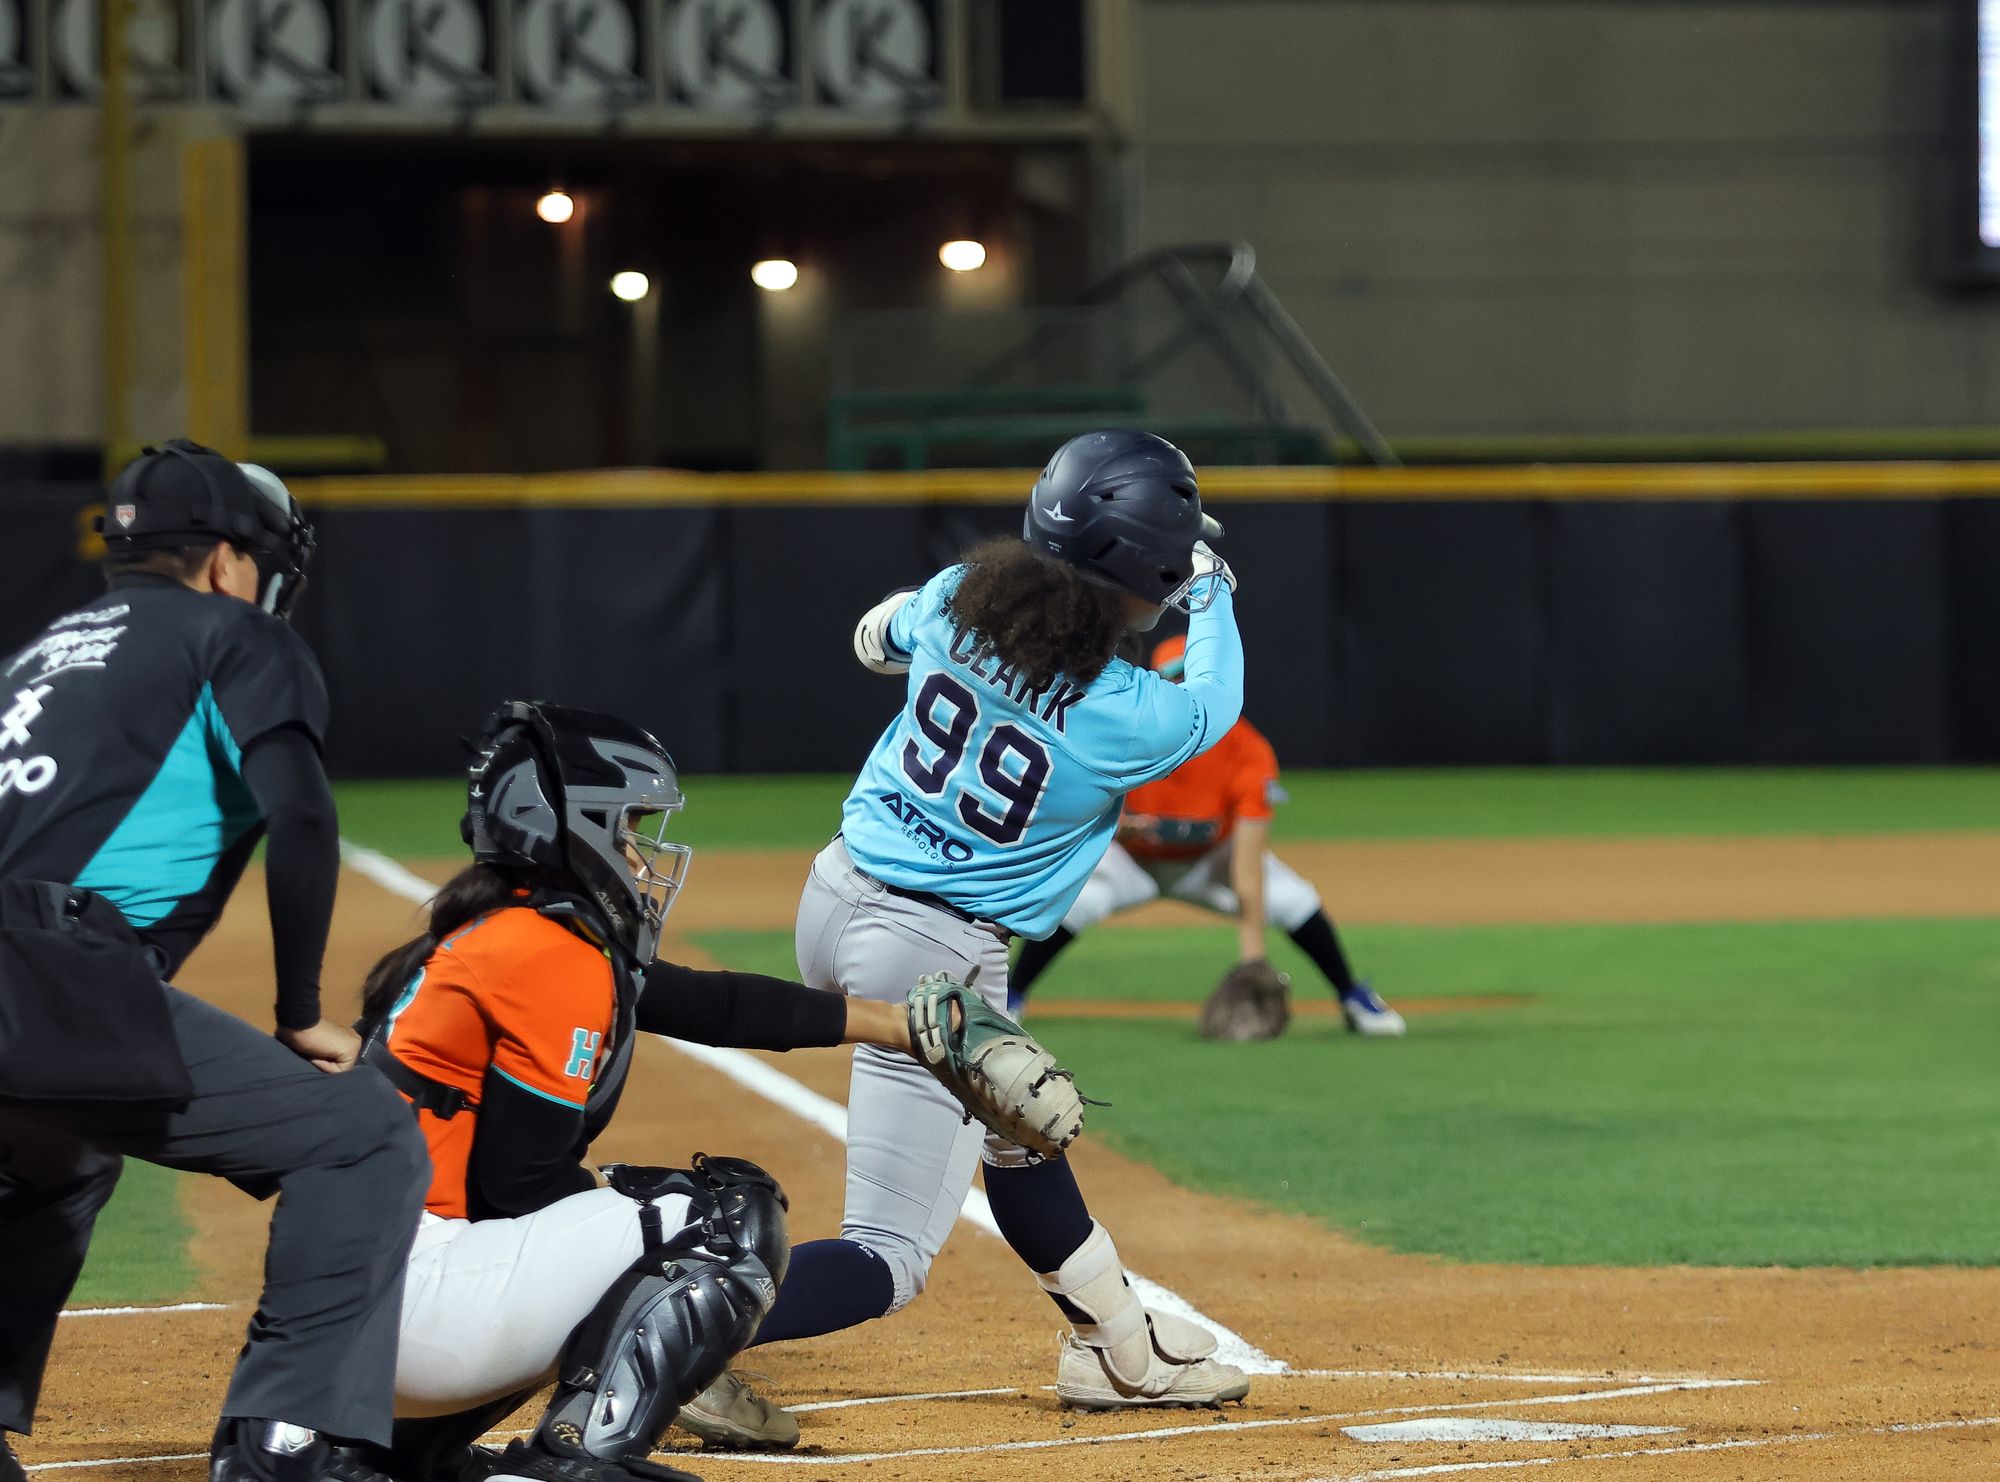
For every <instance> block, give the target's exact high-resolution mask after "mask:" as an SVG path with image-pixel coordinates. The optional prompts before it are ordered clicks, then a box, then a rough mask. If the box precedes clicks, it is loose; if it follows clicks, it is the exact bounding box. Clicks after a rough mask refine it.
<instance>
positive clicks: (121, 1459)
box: [21, 1451, 208, 1473]
mask: <svg viewBox="0 0 2000 1482" xmlns="http://www.w3.org/2000/svg"><path fill="white" fill-rule="evenodd" d="M207 1460H208V1453H207V1452H206V1451H176V1452H174V1453H173V1454H172V1455H171V1456H106V1457H102V1458H100V1459H98V1460H96V1461H45V1462H40V1463H37V1464H36V1465H34V1466H24V1467H23V1468H22V1469H21V1470H23V1471H25V1472H31V1473H32V1472H81V1471H85V1470H88V1469H89V1468H91V1467H136V1466H144V1465H147V1464H149V1463H152V1462H161V1461H207Z"/></svg>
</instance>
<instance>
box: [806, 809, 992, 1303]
mask: <svg viewBox="0 0 2000 1482" xmlns="http://www.w3.org/2000/svg"><path fill="white" fill-rule="evenodd" d="M795 945H796V947H797V950H798V960H799V976H800V977H801V978H802V979H803V980H804V981H805V982H806V983H807V984H808V985H810V986H811V987H814V988H823V989H828V990H831V991H834V992H838V993H845V994H848V995H849V996H851V997H854V998H872V999H877V1000H879V1001H881V1002H884V1003H901V1002H902V1001H903V1000H904V999H905V998H907V997H908V996H909V992H910V990H911V989H912V988H914V987H915V986H916V982H917V979H918V978H920V977H922V976H923V975H924V974H925V973H931V972H941V971H949V972H952V973H955V974H958V975H960V976H963V975H964V974H965V973H966V972H968V971H969V970H971V969H972V968H974V967H977V968H978V969H979V980H978V982H977V984H976V985H975V986H976V989H977V991H978V993H979V995H980V997H982V998H984V999H985V1000H986V1001H987V1002H988V1003H990V1004H992V1005H993V1006H994V1007H995V1008H1004V1007H1005V1005H1006V1002H1007V936H1006V933H1004V932H1002V931H999V930H998V929H996V928H993V927H987V926H979V925H976V924H974V923H973V922H970V921H967V920H965V919H963V918H962V917H959V916H956V915H954V914H952V913H950V912H948V911H943V910H939V909H937V908H935V907H932V906H929V905H926V904H925V903H923V902H922V901H914V900H911V899H909V898H908V897H907V896H900V895H895V894H892V893H891V892H889V891H887V890H885V889H884V888H883V887H882V886H881V885H880V884H879V883H877V882H876V881H874V880H872V879H870V878H869V877H868V876H866V875H864V874H862V873H861V872H860V871H859V870H857V869H856V868H855V867H854V862H853V861H852V860H851V859H850V858H849V857H848V854H847V846H846V845H845V844H843V843H841V841H840V840H838V839H836V840H834V841H833V843H831V844H829V845H828V846H827V847H826V848H825V849H824V850H822V851H821V852H820V855H819V857H818V858H817V859H815V860H814V861H813V867H812V874H811V875H810V876H808V877H807V880H806V886H805V893H804V894H803V895H802V896H801V898H800V900H799V919H798V930H797V936H796V939H795ZM984 1137H985V1129H984V1128H983V1127H981V1126H980V1125H979V1124H978V1123H977V1122H973V1123H969V1124H968V1123H967V1121H966V1119H965V1112H964V1111H963V1109H962V1108H961V1107H960V1106H959V1104H958V1103H957V1102H956V1101H954V1100H953V1099H952V1098H951V1095H950V1093H949V1092H947V1091H946V1090H945V1089H944V1087H943V1086H941V1085H939V1084H938V1083H937V1081H936V1080H935V1079H933V1078H932V1076H931V1074H930V1072H929V1071H927V1070H925V1069H924V1068H923V1067H922V1066H920V1065H918V1064H917V1062H916V1061H914V1060H912V1059H911V1058H910V1057H909V1056H907V1055H904V1054H902V1053H900V1052H898V1051H894V1050H880V1049H876V1048H874V1047H873V1046H870V1045H861V1046H857V1047H856V1049H855V1051H854V1068H853V1072H852V1074H851V1077H850V1080H849V1084H848V1093H847V1203H846V1209H845V1211H844V1213H843V1215H842V1217H841V1225H840V1233H841V1234H842V1235H843V1236H845V1237H846V1238H847V1239H849V1240H852V1241H855V1242H857V1243H859V1244H861V1245H865V1246H867V1247H868V1248H869V1249H870V1250H873V1251H874V1252H876V1254H878V1255H880V1256H881V1257H882V1259H883V1261H884V1262H886V1263H887V1265H888V1267H889V1272H890V1275H891V1277H892V1279H893V1281H894V1284H895V1294H896V1295H895V1304H894V1306H893V1307H891V1308H890V1310H891V1311H892V1312H893V1311H895V1310H896V1309H897V1308H900V1307H903V1306H905V1305H907V1304H908V1303H909V1302H910V1301H911V1300H912V1299H913V1298H914V1297H915V1296H916V1295H917V1294H918V1293H919V1292H921V1291H922V1290H923V1289H924V1281H925V1278H926V1277H927V1276H928V1275H929V1274H930V1267H931V1262H932V1261H933V1260H935V1259H936V1257H937V1253H938V1252H939V1251H940V1250H942V1249H943V1248H944V1242H945V1237H946V1236H947V1235H949V1234H950V1233H951V1227H952V1225H953V1223H954V1222H955V1221H956V1220H957V1219H958V1209H959V1206H960V1205H961V1204H963V1203H964V1202H965V1196H966V1193H967V1191H968V1190H970V1189H971V1187H972V1175H973V1172H974V1170H975V1169H976V1168H977V1167H978V1164H979V1157H980V1145H981V1142H982V1140H983V1139H984ZM987 1156H988V1157H989V1158H990V1159H991V1160H992V1161H995V1162H1002V1163H1004V1162H1010V1161H1014V1160H1016V1159H1018V1158H1020V1157H1021V1156H1023V1155H1022V1154H1021V1151H1020V1149H1018V1148H1015V1147H1013V1146H1012V1144H1009V1143H1004V1142H1001V1141H999V1140H998V1139H995V1140H994V1142H993V1144H992V1145H991V1146H990V1147H989V1148H988V1150H987Z"/></svg>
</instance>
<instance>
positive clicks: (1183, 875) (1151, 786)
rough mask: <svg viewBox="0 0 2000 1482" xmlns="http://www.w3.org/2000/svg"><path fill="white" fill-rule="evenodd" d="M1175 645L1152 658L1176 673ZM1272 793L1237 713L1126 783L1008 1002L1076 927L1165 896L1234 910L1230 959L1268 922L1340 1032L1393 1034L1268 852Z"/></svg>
mask: <svg viewBox="0 0 2000 1482" xmlns="http://www.w3.org/2000/svg"><path fill="white" fill-rule="evenodd" d="M1186 652H1187V640H1186V639H1184V638H1169V639H1168V640H1167V641H1166V642H1164V643H1162V644H1160V645H1159V647H1157V648H1156V649H1154V650H1153V659H1152V666H1153V668H1154V669H1156V670H1157V671H1159V673H1160V674H1162V675H1164V676H1165V677H1166V678H1168V679H1178V678H1179V677H1180V672H1181V665H1182V663H1183V661H1184V656H1185V654H1186ZM1283 799H1284V790H1283V789H1282V788H1280V787H1279V786H1278V757H1277V753H1276V752H1274V751H1272V750H1271V743H1270V742H1269V741H1266V740H1265V739H1264V737H1263V734H1262V733H1261V732H1260V731H1258V729H1257V728H1256V727H1255V726H1253V725H1251V724H1250V722H1249V721H1247V720H1239V721H1237V723H1236V724H1235V726H1234V727H1232V728H1231V729H1230V731H1229V732H1228V734H1227V735H1225V736H1224V737H1223V738H1222V739H1221V740H1220V741H1218V742H1217V743H1216V744H1215V745H1214V746H1213V747H1211V748H1210V749H1209V750H1207V751H1205V752H1203V753H1201V754H1200V755H1199V756H1196V757H1193V758H1191V759H1190V760H1188V761H1186V762H1183V763H1182V764H1181V765H1180V766H1179V767H1177V768H1176V769H1175V770H1174V771H1172V772H1170V773H1169V774H1168V775H1167V776H1165V777H1163V778H1161V779H1160V780H1159V781H1158V782H1149V783H1147V784H1146V785H1145V786H1144V787H1139V788H1135V789H1133V790H1132V791H1131V792H1130V793H1128V794H1127V795H1126V798H1125V812H1124V815H1123V816H1122V817H1121V818H1120V820H1119V823H1118V837H1117V840H1116V842H1114V843H1113V844H1112V845H1111V847H1110V848H1109V849H1107V850H1105V851H1104V858H1103V859H1102V860H1100V861H1099V862H1098V865H1097V868H1096V869H1095V870H1093V871H1092V872H1091V876H1090V880H1089V882H1088V883H1087V884H1085V886H1084V887H1083V891H1082V893H1081V894H1079V895H1078V896H1077V898H1076V904H1075V905H1073V906H1071V907H1070V909H1069V912H1068V914H1067V915H1065V916H1064V917H1063V921H1062V925H1061V926H1059V927H1058V928H1056V930H1055V933H1054V934H1053V935H1051V936H1049V937H1046V938H1044V939H1043V940H1041V941H1039V942H1036V941H1024V942H1023V943H1022V944H1021V955H1020V957H1019V958H1018V959H1017V960H1016V961H1015V963H1014V971H1013V977H1012V979H1011V987H1012V997H1011V998H1010V1000H1009V1008H1010V1009H1011V1010H1014V1011H1018V1010H1019V1009H1020V1008H1021V1006H1022V1005H1023V1003H1025V1001H1026V999H1027V996H1028V990H1029V989H1030V988H1031V987H1032V986H1033V985H1034V982H1035V979H1036V978H1038V977H1040V976H1041V974H1042V973H1043V971H1044V970H1046V969H1047V967H1048V965H1049V964H1050V963H1051V962H1053V961H1054V960H1055V957H1056V954H1057V953H1059V952H1061V951H1062V949H1063V948H1064V947H1066V946H1068V945H1069V944H1070V943H1071V942H1073V941H1075V940H1076V938H1077V937H1078V936H1079V935H1080V934H1081V933H1082V932H1084V931H1085V930H1087V929H1088V928H1090V927H1092V926H1095V925H1096V924H1097V923H1098V922H1100V921H1102V920H1103V919H1104V918H1105V917H1107V916H1109V915H1111V914H1112V913H1113V912H1116V911H1124V910H1129V909H1131V908H1132V907H1133V906H1140V905H1144V904H1145V903H1146V902H1147V901H1150V900H1155V899H1157V898H1158V897H1160V896H1162V895H1165V896H1169V897H1171V898H1172V899H1174V900H1180V901H1187V902H1188V903H1190V904H1191V905H1197V906H1202V907H1205V908H1206V909H1208V910H1211V911H1216V912H1219V913H1220V914H1222V915H1225V916H1234V917H1235V918H1236V938H1237V957H1238V959H1239V960H1240V961H1242V962H1245V963H1250V962H1259V961H1262V960H1263V957H1264V928H1265V926H1266V925H1267V924H1268V925H1271V926H1275V927H1277V928H1278V929H1279V930H1281V931H1283V932H1284V933H1285V935H1286V936H1288V937H1290V938H1291V939H1292V941H1293V942H1295V943H1296V944H1297V945H1298V947H1299V950H1300V951H1302V952H1304V953H1305V954H1306V956H1308V957H1310V958H1311V959H1312V960H1313V963H1314V965H1315V966H1317V967H1318V968H1319V970H1320V971H1321V972H1322V973H1324V974H1325V975H1326V980H1327V983H1328V985H1329V986H1330V987H1332V989H1333V991H1334V992H1335V993H1337V994H1338V995H1339V996H1340V1011H1341V1016H1342V1017H1343V1018H1345V1019H1346V1021H1347V1027H1348V1028H1349V1029H1351V1030H1353V1031H1354V1032H1355V1033H1356V1034H1364V1035H1396V1034H1401V1033H1403V1031H1404V1027H1405V1026H1404V1023H1403V1016H1402V1015H1401V1014H1399V1013H1397V1012H1396V1011H1395V1010H1394V1009H1392V1008H1390V1007H1389V1006H1388V1005H1387V1004H1386V1003H1384V1002H1383V1001H1382V999H1381V997H1380V996H1379V995H1378V994H1376V992H1375V991H1374V990H1373V989H1371V988H1370V987H1369V986H1368V984H1367V983H1365V982H1363V981H1362V980H1360V979H1358V978H1356V977H1355V976H1354V970H1353V969H1352V968H1351V967H1350V966H1349V965H1348V961H1347V954H1346V953H1345V952H1344V951H1342V950H1341V946H1340V938H1339V936H1338V935H1337V934H1336V933H1335V931H1334V929H1333V922H1332V920H1331V919H1329V918H1328V916H1327V914H1326V908H1325V907H1324V906H1323V905H1321V903H1320V898H1319V892H1318V891H1317V890H1315V889H1313V886H1312V882H1311V881H1309V880H1307V879H1306V878H1305V877H1304V876H1302V875H1300V874H1299V873H1298V872H1297V871H1296V870H1294V869H1292V868H1291V867H1290V866H1289V865H1287V864H1286V863H1285V862H1284V861H1283V860H1281V859H1279V858H1278V856H1277V855H1275V854H1273V853H1272V852H1271V847H1270V845H1271V814H1272V809H1273V806H1274V805H1275V804H1277V803H1279V802H1281V801H1283Z"/></svg>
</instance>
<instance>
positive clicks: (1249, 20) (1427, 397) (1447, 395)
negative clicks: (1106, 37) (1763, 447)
mask: <svg viewBox="0 0 2000 1482" xmlns="http://www.w3.org/2000/svg"><path fill="white" fill-rule="evenodd" d="M1139 30H1140V45H1141V47H1142V49H1143V51H1142V62H1141V66H1140V69H1139V72H1140V77H1141V80H1142V81H1141V89H1142V96H1141V110H1142V117H1141V123H1140V130H1139V143H1138V147H1137V159H1136V168H1134V169H1132V170H1131V172H1130V174H1129V175H1128V177H1127V178H1128V179H1130V180H1132V181H1133V182H1134V184H1133V187H1132V198H1131V201H1130V216H1129V220H1128V229H1129V232H1130V237H1131V245H1132V246H1133V247H1134V248H1135V249H1136V248H1143V247H1150V246H1156V245H1160V244H1164V243H1169V242H1176V241H1184V240H1193V239H1211V238H1232V237H1241V238H1245V239H1247V240H1249V241H1250V242H1252V243H1253V244H1255V246H1256V247H1257V248H1258V250H1259V253H1260V260H1261V262H1262V265H1263V269H1264V272H1265V275H1266V277H1267V278H1268V279H1269V281H1270V282H1271V284H1272V285H1273V287H1274V288H1275V289H1276V290H1277V292H1278V294H1279V295H1280V297H1281V298H1283V299H1284V300H1285V302H1286V303H1287V304H1288V305H1289V306H1290V307H1291V309H1292V311H1293V312H1294V313H1295V314H1296V315H1297V316H1298V317H1299V319H1300V321H1301V322H1302V323H1303V324H1304V325H1305V327H1306V329H1307V331H1308V332H1309V333H1310V334H1311V335H1312V336H1313V337H1314V339H1315V340H1316V341H1317V342H1318V343H1319V345H1320V346H1321V348H1322V349H1323V350H1324V351H1325V352H1326V354H1327V357H1328V359H1329V360H1330V361H1331V362H1332V363H1333V365H1334V366H1335V368H1336V369H1337V370H1339V371H1340V372H1341V374H1342V375H1343V376H1344V377H1345V378H1346V380H1347V381H1348V384H1349V385H1350V386H1351V387H1352V388H1353V390H1354V391H1355V393H1356V395H1357V396H1358V397H1360V399H1361V400H1362V403H1363V404H1364V405H1365V406H1366V407H1367V408H1368V409H1369V410H1370V411H1371V412H1372V413H1373V414H1374V415H1375V417H1376V418H1377V420H1378V421H1379V422H1380V423H1381V424H1382V426H1383V428H1384V429H1385V430H1386V431H1387V432H1389V433H1390V434H1391V435H1392V436H1393V435H1395V434H1397V433H1404V434H1411V433H1424V432H1438V433H1485V432H1569V431H1609V432H1618V431H1631V432H1671V431H1708V430H1736V429H1765V428H1773V429H1777V428H1790V427H1798V428H1830V427H1852V426H1862V427H1865V426H1890V425H1925V424H1954V423H1985V422H1994V421H2000V317H1996V316H1997V315H2000V305H1996V304H1994V303H1991V302H1982V301H1977V300H1966V299H1962V298H1951V297H1947V296H1945V295H1944V294H1943V293H1942V292H1941V291H1940V290H1938V289H1936V288H1935V287H1933V286H1932V285H1931V283H1930V282H1929V281H1928V280H1927V276H1926V275H1927V271H1928V269H1927V263H1926V252H1927V251H1928V250H1929V245H1930V237H1931V235H1932V229H1933V227H1934V225H1935V222H1936V220H1937V211H1936V209H1935V207H1934V205H1933V200H1932V192H1933V191H1934V189H1935V188H1936V183H1937V182H1936V178H1935V173H1934V172H1935V171H1936V170H1937V168H1938V162H1937V153H1938V150H1939V148H1940V145H1941V138H1942V128H1943V118H1944V107H1943V103H1942V92H1943V85H1944V77H1945V75H1946V56H1945V35H1944V33H1945V9H1944V5H1943V0H1822V3H1805V0H1799V3H1776V0H1615V3H1614V0H1508V3H1499V0H1144V5H1143V11H1142V16H1141V25H1140V28H1139Z"/></svg>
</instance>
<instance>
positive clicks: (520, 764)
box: [459, 701, 563, 866]
mask: <svg viewBox="0 0 2000 1482" xmlns="http://www.w3.org/2000/svg"><path fill="white" fill-rule="evenodd" d="M543 724H546V723H545V722H542V720H541V717H540V716H539V714H537V713H536V712H535V710H534V709H533V707H531V706H526V705H523V704H521V703H520V702H519V701H514V702H510V703H509V704H507V705H505V706H503V707H501V709H500V710H498V711H496V712H495V713H494V714H493V716H492V717H491V718H490V719H489V720H488V722H487V725H486V730H485V733H484V734H483V735H482V736H481V737H480V745H479V752H478V755H477V757H476V758H475V759H474V761H473V763H472V766H471V768H470V770H469V776H468V782H469V784H470V785H469V786H468V788H467V790H466V810H465V816H464V817H463V818H462V819H461V820H460V821H459V836H460V837H461V838H462V839H463V840H464V841H465V843H466V844H467V845H468V846H469V847H470V848H471V850H472V852H473V857H474V858H475V859H477V860H479V861H480V862H481V863H483V864H503V865H515V866H559V865H560V864H561V862H562V860H561V853H562V837H563V823H562V819H563V812H562V810H563V787H562V774H561V771H560V770H559V768H558V766H557V762H556V757H555V754H554V750H553V748H552V747H550V746H549V745H548V744H547V738H545V737H544V736H543V735H542V734H541V733H540V728H541V726H542V725H543Z"/></svg>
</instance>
